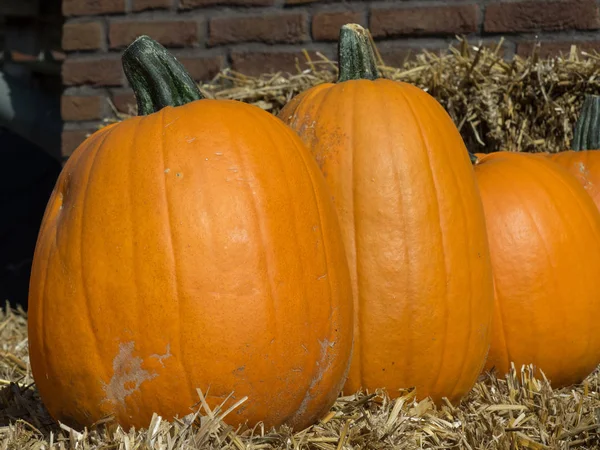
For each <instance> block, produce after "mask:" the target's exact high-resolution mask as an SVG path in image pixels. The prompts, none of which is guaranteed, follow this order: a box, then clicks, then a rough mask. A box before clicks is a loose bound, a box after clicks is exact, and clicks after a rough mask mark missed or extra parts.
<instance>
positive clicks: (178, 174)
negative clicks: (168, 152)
mask: <svg viewBox="0 0 600 450" xmlns="http://www.w3.org/2000/svg"><path fill="white" fill-rule="evenodd" d="M175 176H176V177H177V178H181V177H183V174H182V173H181V172H177V173H176V174H175Z"/></svg>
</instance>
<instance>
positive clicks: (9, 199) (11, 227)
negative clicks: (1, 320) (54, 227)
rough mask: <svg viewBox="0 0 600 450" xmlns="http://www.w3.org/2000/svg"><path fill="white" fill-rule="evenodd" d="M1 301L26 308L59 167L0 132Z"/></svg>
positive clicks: (24, 142) (26, 144)
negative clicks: (39, 239) (35, 253)
mask: <svg viewBox="0 0 600 450" xmlns="http://www.w3.org/2000/svg"><path fill="white" fill-rule="evenodd" d="M0 167H2V176H0V211H2V213H1V214H0V249H1V250H0V299H2V301H5V300H8V301H10V303H11V304H13V305H16V304H20V305H22V306H23V308H26V307H27V293H28V290H29V275H30V271H31V261H32V258H33V251H34V249H35V243H36V240H37V235H38V231H39V227H40V223H41V221H42V217H43V215H44V211H45V209H46V204H47V203H48V199H49V197H50V194H51V193H52V189H54V184H55V183H56V179H57V178H58V175H59V173H60V171H61V168H62V166H61V164H60V163H59V162H58V161H57V160H56V159H54V158H53V157H51V156H50V155H49V154H47V153H46V152H44V151H43V150H42V149H40V148H39V147H37V146H36V145H34V144H32V143H30V142H29V141H27V140H26V139H24V138H22V137H20V136H18V135H17V134H14V133H11V132H10V131H7V130H3V129H0Z"/></svg>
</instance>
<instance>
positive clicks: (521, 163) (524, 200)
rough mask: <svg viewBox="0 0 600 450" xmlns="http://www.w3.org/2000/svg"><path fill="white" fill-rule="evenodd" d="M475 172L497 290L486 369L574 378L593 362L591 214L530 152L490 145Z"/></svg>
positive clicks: (594, 233) (599, 358) (570, 183)
mask: <svg viewBox="0 0 600 450" xmlns="http://www.w3.org/2000/svg"><path fill="white" fill-rule="evenodd" d="M475 174H476V176H477V182H478V184H479V189H480V192H481V198H482V200H483V205H484V209H485V215H486V219H487V227H488V238H489V242H490V253H491V258H492V268H493V272H494V281H495V293H496V305H495V311H494V319H493V326H492V344H491V348H490V353H489V356H488V360H487V364H486V369H487V370H491V369H492V368H495V370H496V371H497V373H499V374H505V373H507V372H509V370H510V364H511V363H514V364H515V367H516V369H517V370H519V369H520V368H521V367H522V366H523V365H528V364H533V365H534V366H535V367H536V369H537V370H538V374H539V370H541V371H543V372H544V374H545V375H546V377H547V378H548V379H549V380H550V382H551V383H552V385H553V386H554V387H557V388H558V387H563V386H568V385H571V384H573V383H578V382H580V381H582V380H583V379H584V378H585V377H586V376H588V375H589V374H590V373H591V372H592V371H593V370H594V369H595V368H596V366H597V365H598V364H599V363H600V333H598V328H597V323H596V321H597V317H598V316H599V315H600V277H599V276H598V274H600V213H599V212H598V210H597V208H596V207H595V205H594V203H593V201H592V200H591V198H590V197H589V196H588V195H587V194H586V192H585V190H584V189H583V187H582V186H581V185H580V184H579V183H578V182H577V180H576V179H575V178H574V177H573V176H572V175H571V174H569V173H568V172H567V171H566V170H565V169H563V168H562V167H560V166H559V165H557V164H555V163H554V162H552V161H551V160H550V159H549V158H546V157H543V156H541V155H538V154H526V153H516V152H495V153H491V154H489V155H486V156H485V157H483V158H480V159H479V161H478V162H477V164H476V165H475Z"/></svg>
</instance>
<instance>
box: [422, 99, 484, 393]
mask: <svg viewBox="0 0 600 450" xmlns="http://www.w3.org/2000/svg"><path fill="white" fill-rule="evenodd" d="M434 108H435V109H437V110H442V109H444V108H443V107H442V106H441V105H439V104H438V103H432V102H430V103H429V104H428V105H427V107H426V108H425V109H426V111H427V113H428V115H429V116H430V118H431V120H432V123H434V117H435V114H433V112H434V111H433V109H434ZM444 113H445V114H447V112H446V110H445V109H444ZM435 130H436V133H437V134H438V136H439V134H440V132H439V128H437V127H436V128H435ZM461 142H462V138H461ZM463 150H466V147H465V146H464V145H463ZM446 154H447V153H446V152H444V155H446ZM430 167H431V165H430ZM447 170H448V169H447ZM449 173H450V174H451V175H452V178H453V179H454V185H455V186H457V188H458V186H460V181H461V180H460V178H459V177H458V175H457V174H456V172H455V170H454V166H452V165H449ZM473 185H474V186H475V187H476V182H475V179H474V178H473ZM458 199H459V201H460V205H461V207H460V208H458V210H459V211H460V212H461V217H462V219H463V222H464V223H465V224H469V223H470V220H469V218H468V217H467V216H466V214H465V199H464V197H463V196H458ZM481 208H482V210H483V205H482V206H481ZM455 209H456V208H455ZM442 233H443V232H442ZM469 238H470V235H469V234H467V236H465V240H467V241H469ZM486 240H487V237H486ZM469 244H470V242H469ZM463 248H464V251H465V253H466V254H467V255H468V253H469V252H468V246H465V247H463ZM465 259H466V260H467V267H466V268H465V270H466V271H467V273H469V275H470V278H469V281H470V283H469V285H471V286H472V284H473V283H472V280H473V275H472V274H473V270H472V268H471V267H470V266H469V265H468V264H470V259H469V258H465ZM446 267H447V266H446ZM446 272H447V273H448V272H449V271H448V269H446ZM468 298H469V307H468V314H469V319H468V321H467V322H468V323H470V324H471V326H470V327H469V332H468V334H467V339H466V347H467V349H468V347H469V346H470V345H471V343H472V337H473V323H474V321H473V320H471V319H472V317H473V295H472V292H469V296H468ZM446 317H447V316H446ZM490 325H491V324H490ZM446 334H447V333H446ZM445 342H447V340H446V341H445ZM446 345H448V344H446ZM488 351H489V349H488ZM462 355H463V356H462V363H461V370H460V374H459V375H458V376H457V377H456V378H455V379H454V387H453V388H452V389H451V390H450V397H451V398H453V397H454V394H455V392H456V390H457V388H458V386H459V385H460V384H461V381H463V380H464V376H465V368H466V366H467V365H466V364H465V362H466V360H467V358H468V351H467V350H465V351H464V352H462ZM483 364H485V358H484V360H483V363H482V367H483ZM438 373H439V372H438Z"/></svg>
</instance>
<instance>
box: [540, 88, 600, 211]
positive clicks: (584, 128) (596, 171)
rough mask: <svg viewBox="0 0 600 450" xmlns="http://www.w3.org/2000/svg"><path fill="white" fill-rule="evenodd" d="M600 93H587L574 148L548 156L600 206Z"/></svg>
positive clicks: (576, 130) (575, 135)
mask: <svg viewBox="0 0 600 450" xmlns="http://www.w3.org/2000/svg"><path fill="white" fill-rule="evenodd" d="M599 119H600V96H597V95H588V96H586V98H585V100H584V102H583V107H582V110H581V114H580V116H579V119H578V121H577V124H576V125H575V133H574V138H573V143H572V148H573V149H572V150H568V151H563V152H558V153H552V154H549V155H548V156H549V157H550V158H551V159H552V160H553V161H554V162H556V163H558V164H560V165H561V166H563V167H565V168H566V169H567V170H568V171H569V172H571V174H573V175H574V176H575V178H577V179H578V180H579V182H580V183H581V184H582V185H583V187H584V188H585V190H586V191H587V192H588V194H589V195H590V196H591V197H592V199H593V200H594V203H596V206H598V208H600V151H598V150H600V120H599Z"/></svg>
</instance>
